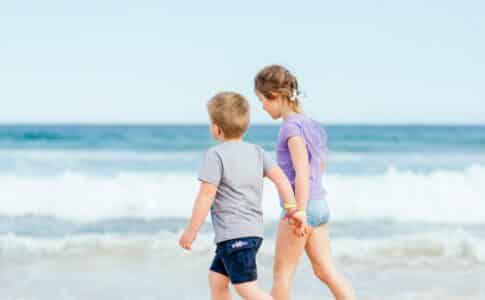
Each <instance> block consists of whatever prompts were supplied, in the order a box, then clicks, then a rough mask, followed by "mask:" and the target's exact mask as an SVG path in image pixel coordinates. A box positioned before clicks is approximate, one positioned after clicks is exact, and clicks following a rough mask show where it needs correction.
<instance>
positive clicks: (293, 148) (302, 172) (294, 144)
mask: <svg viewBox="0 0 485 300" xmlns="http://www.w3.org/2000/svg"><path fill="white" fill-rule="evenodd" d="M288 149H289V150H290V155H291V161H292V162H293V168H294V169H295V173H296V177H295V198H296V202H297V206H298V209H299V210H302V211H303V212H305V211H306V207H307V203H308V197H309V194H310V162H309V161H308V151H307V149H306V145H305V141H304V140H303V138H302V137H300V136H292V137H290V138H289V139H288Z"/></svg>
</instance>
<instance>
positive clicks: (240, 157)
mask: <svg viewBox="0 0 485 300" xmlns="http://www.w3.org/2000/svg"><path fill="white" fill-rule="evenodd" d="M274 166H276V163H275V162H274V161H273V160H272V159H271V158H270V156H269V155H268V154H267V153H265V152H264V150H263V148H261V147H260V146H257V145H253V144H250V143H246V142H243V141H229V142H223V143H221V144H219V145H217V146H214V147H212V148H210V149H209V150H208V151H207V153H206V156H205V159H204V161H203V163H202V165H201V167H200V170H199V180H201V181H205V182H208V183H211V184H214V185H216V186H217V194H216V199H215V201H214V204H213V205H212V207H211V217H212V225H213V226H214V232H215V242H216V243H220V242H223V241H227V240H231V239H237V238H242V237H249V236H256V237H263V211H262V208H261V200H262V194H263V177H264V174H265V172H267V171H269V170H270V169H271V168H272V167H274Z"/></svg>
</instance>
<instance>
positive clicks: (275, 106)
mask: <svg viewBox="0 0 485 300" xmlns="http://www.w3.org/2000/svg"><path fill="white" fill-rule="evenodd" d="M256 96H258V98H259V101H261V104H262V105H263V109H264V111H266V112H267V113H268V114H269V115H270V116H271V118H272V119H273V120H276V119H279V118H281V101H280V100H281V99H279V98H276V99H274V100H269V99H268V98H266V97H265V96H264V95H263V94H261V93H260V92H258V91H256Z"/></svg>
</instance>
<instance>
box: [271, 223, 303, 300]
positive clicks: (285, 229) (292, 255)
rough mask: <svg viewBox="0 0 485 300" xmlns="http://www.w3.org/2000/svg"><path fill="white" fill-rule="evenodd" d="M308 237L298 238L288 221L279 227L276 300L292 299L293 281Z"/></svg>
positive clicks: (275, 266)
mask: <svg viewBox="0 0 485 300" xmlns="http://www.w3.org/2000/svg"><path fill="white" fill-rule="evenodd" d="M308 236H309V235H306V236H305V237H301V238H299V237H297V236H296V235H295V234H294V233H293V228H292V227H291V226H290V225H289V224H288V223H287V222H286V221H281V222H280V224H279V225H278V233H277V238H276V249H275V260H274V266H273V290H272V291H271V295H272V296H273V297H274V299H275V300H288V299H290V286H291V279H292V277H293V273H294V272H295V268H296V265H297V263H298V259H299V258H300V256H301V254H302V253H303V249H304V248H305V243H306V241H307V239H308Z"/></svg>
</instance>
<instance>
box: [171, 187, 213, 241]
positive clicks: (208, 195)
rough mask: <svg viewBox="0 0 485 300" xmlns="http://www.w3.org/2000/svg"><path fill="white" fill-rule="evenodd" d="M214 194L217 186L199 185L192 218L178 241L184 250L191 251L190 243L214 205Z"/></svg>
mask: <svg viewBox="0 0 485 300" xmlns="http://www.w3.org/2000/svg"><path fill="white" fill-rule="evenodd" d="M216 192H217V186H215V185H213V184H211V183H207V182H201V183H200V187H199V193H198V194H197V198H196V199H195V202H194V207H193V209H192V217H191V218H190V222H189V225H188V226H187V229H185V231H184V233H183V234H182V236H181V237H180V240H179V245H180V246H181V247H182V248H184V249H186V250H190V249H192V242H193V241H194V240H195V237H196V236H197V233H198V232H199V230H200V227H201V226H202V224H203V223H204V220H205V218H206V217H207V214H208V213H209V210H210V207H211V205H212V203H214V200H215V196H216Z"/></svg>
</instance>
